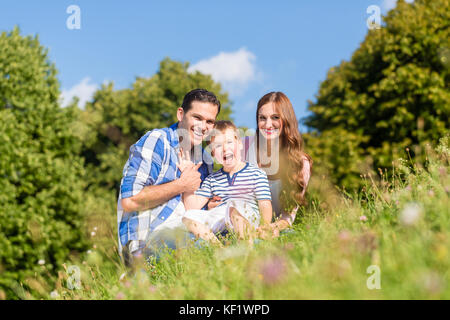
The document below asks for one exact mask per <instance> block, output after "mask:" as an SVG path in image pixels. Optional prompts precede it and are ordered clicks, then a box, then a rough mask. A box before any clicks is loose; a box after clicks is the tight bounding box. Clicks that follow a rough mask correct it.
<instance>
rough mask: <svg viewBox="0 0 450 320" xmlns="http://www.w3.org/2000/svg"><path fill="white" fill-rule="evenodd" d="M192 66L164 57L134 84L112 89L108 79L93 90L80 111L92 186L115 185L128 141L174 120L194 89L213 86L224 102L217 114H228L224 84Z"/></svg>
mask: <svg viewBox="0 0 450 320" xmlns="http://www.w3.org/2000/svg"><path fill="white" fill-rule="evenodd" d="M188 67H189V64H188V63H181V62H176V61H173V60H170V59H169V58H166V59H164V60H163V61H161V63H160V67H159V70H158V72H157V73H156V74H155V75H153V76H152V77H149V78H137V79H136V81H135V82H134V83H133V85H132V87H131V88H127V89H122V90H114V86H113V83H109V84H105V85H103V86H102V87H101V89H100V90H98V91H97V92H96V93H95V95H94V99H93V101H92V102H91V103H88V104H87V105H86V108H85V110H84V111H82V112H81V114H80V119H81V123H82V124H83V126H82V128H80V132H83V135H84V148H83V156H84V157H85V159H86V163H87V169H88V170H89V172H90V173H89V174H88V176H90V177H91V179H90V181H89V182H90V184H91V186H93V187H101V188H106V189H107V190H115V189H117V187H118V184H119V182H120V179H121V174H122V169H123V166H124V164H125V162H126V160H127V158H128V156H129V147H130V146H131V145H132V144H133V143H135V142H136V141H137V140H138V139H139V138H140V137H141V136H143V135H144V134H145V133H146V132H147V131H149V130H152V129H155V128H164V127H168V126H170V125H172V124H173V123H175V122H176V121H177V119H176V111H177V108H178V107H180V106H181V103H182V101H183V97H184V95H185V94H186V93H187V92H189V91H190V90H192V89H195V88H205V89H207V90H209V91H212V92H214V93H215V94H216V95H217V96H218V98H219V100H220V101H221V104H222V108H221V111H220V115H219V119H229V117H230V114H231V107H230V103H229V100H228V95H227V94H226V93H223V92H222V89H221V86H220V84H219V83H215V82H214V81H213V80H212V78H211V76H209V75H204V74H202V73H200V72H195V73H189V72H188V71H187V69H188Z"/></svg>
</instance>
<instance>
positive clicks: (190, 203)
mask: <svg viewBox="0 0 450 320" xmlns="http://www.w3.org/2000/svg"><path fill="white" fill-rule="evenodd" d="M208 200H209V198H207V197H204V196H200V195H196V194H194V192H184V193H183V203H184V207H185V209H186V210H191V209H197V210H200V209H201V208H203V207H204V206H205V204H206V203H207V202H208Z"/></svg>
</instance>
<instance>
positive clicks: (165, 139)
mask: <svg viewBox="0 0 450 320" xmlns="http://www.w3.org/2000/svg"><path fill="white" fill-rule="evenodd" d="M177 128H178V123H175V124H174V125H172V126H171V127H170V128H163V129H154V130H151V131H149V132H147V133H146V134H145V135H144V136H143V137H142V138H140V139H139V141H138V142H136V143H135V144H134V145H132V146H131V147H130V156H129V158H128V161H127V162H126V164H125V167H124V168H123V178H122V181H121V183H120V193H119V199H118V204H117V223H118V233H119V253H120V254H122V249H123V248H124V247H125V246H128V250H129V252H134V251H136V250H138V249H142V248H143V247H144V246H145V244H146V239H147V237H148V235H149V233H150V232H152V231H153V230H154V229H155V228H156V227H158V226H159V225H161V224H162V223H164V221H165V220H167V218H168V217H169V216H170V215H171V214H172V212H173V210H174V209H175V208H176V207H177V205H178V204H179V202H180V201H181V195H177V196H175V197H174V198H172V199H170V200H169V201H168V202H166V203H163V204H161V205H159V206H157V207H155V208H153V209H151V210H146V211H139V212H137V211H135V212H124V211H123V208H122V205H121V200H122V199H125V198H129V197H132V196H135V195H137V194H138V193H139V192H140V191H141V190H142V189H143V188H144V187H146V186H150V185H159V184H163V183H167V182H170V181H173V180H175V179H177V178H179V177H180V174H181V173H180V170H178V168H177V166H176V164H177V162H178V150H179V138H178V133H177ZM202 157H203V159H202V161H203V164H202V166H201V167H200V169H199V172H200V173H201V179H202V181H203V180H204V179H205V178H206V177H207V176H208V174H210V173H212V165H213V163H212V159H211V157H210V156H209V155H208V154H207V152H206V151H204V150H203V154H202Z"/></svg>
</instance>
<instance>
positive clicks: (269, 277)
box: [260, 256, 286, 285]
mask: <svg viewBox="0 0 450 320" xmlns="http://www.w3.org/2000/svg"><path fill="white" fill-rule="evenodd" d="M285 273H286V261H285V259H284V258H283V257H280V256H273V257H270V258H269V259H267V260H265V261H263V262H262V263H261V265H260V274H261V277H262V281H263V282H264V283H265V284H267V285H273V284H275V283H277V282H279V281H280V280H281V279H282V278H283V276H284V275H285Z"/></svg>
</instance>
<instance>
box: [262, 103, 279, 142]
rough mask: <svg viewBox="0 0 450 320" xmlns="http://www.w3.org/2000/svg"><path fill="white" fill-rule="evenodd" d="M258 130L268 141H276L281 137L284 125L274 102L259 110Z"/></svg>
mask: <svg viewBox="0 0 450 320" xmlns="http://www.w3.org/2000/svg"><path fill="white" fill-rule="evenodd" d="M258 129H259V131H260V132H261V134H262V136H263V137H264V138H265V139H267V140H271V139H276V138H278V137H279V136H280V134H281V129H283V123H282V121H281V117H280V114H279V113H278V112H277V111H276V110H275V105H274V104H273V103H272V102H269V103H266V104H265V105H263V106H262V107H261V108H260V109H259V111H258Z"/></svg>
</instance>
